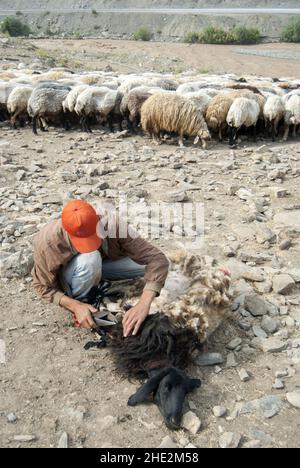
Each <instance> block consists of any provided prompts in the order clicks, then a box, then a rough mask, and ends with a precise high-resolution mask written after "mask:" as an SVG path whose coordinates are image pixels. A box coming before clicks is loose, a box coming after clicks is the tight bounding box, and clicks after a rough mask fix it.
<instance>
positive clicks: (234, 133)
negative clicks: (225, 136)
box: [229, 127, 237, 146]
mask: <svg viewBox="0 0 300 468" xmlns="http://www.w3.org/2000/svg"><path fill="white" fill-rule="evenodd" d="M236 137H237V129H236V128H234V127H230V128H229V145H230V146H234V144H235V142H236Z"/></svg>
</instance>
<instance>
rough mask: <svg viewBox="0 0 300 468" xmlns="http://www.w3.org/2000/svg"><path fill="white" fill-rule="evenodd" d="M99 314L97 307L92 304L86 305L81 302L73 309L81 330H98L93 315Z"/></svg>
mask: <svg viewBox="0 0 300 468" xmlns="http://www.w3.org/2000/svg"><path fill="white" fill-rule="evenodd" d="M95 312H97V309H95V307H93V306H91V305H90V304H84V303H82V302H79V303H78V304H77V305H76V306H75V307H74V309H73V313H74V317H75V319H76V322H77V324H78V327H79V328H86V329H87V330H90V329H91V328H96V324H95V322H94V319H93V317H92V313H95Z"/></svg>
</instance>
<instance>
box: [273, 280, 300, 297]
mask: <svg viewBox="0 0 300 468" xmlns="http://www.w3.org/2000/svg"><path fill="white" fill-rule="evenodd" d="M294 286H295V281H294V280H293V278H292V277H291V276H290V275H275V276H274V277H273V290H274V292H276V293H278V294H283V295H285V294H289V292H290V291H291V289H292V288H293V287H294Z"/></svg>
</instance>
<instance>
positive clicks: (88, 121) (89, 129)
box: [85, 116, 93, 133]
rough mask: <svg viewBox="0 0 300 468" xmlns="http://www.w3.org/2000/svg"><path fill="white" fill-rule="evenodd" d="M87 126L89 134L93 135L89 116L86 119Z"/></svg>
mask: <svg viewBox="0 0 300 468" xmlns="http://www.w3.org/2000/svg"><path fill="white" fill-rule="evenodd" d="M85 124H86V128H87V132H88V133H93V130H92V129H91V124H90V119H89V116H87V117H86V120H85Z"/></svg>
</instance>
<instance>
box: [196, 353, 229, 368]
mask: <svg viewBox="0 0 300 468" xmlns="http://www.w3.org/2000/svg"><path fill="white" fill-rule="evenodd" d="M223 362H224V358H223V356H222V354H220V353H204V354H201V355H200V356H199V357H198V358H197V364H198V365H199V366H215V365H217V364H223Z"/></svg>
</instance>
